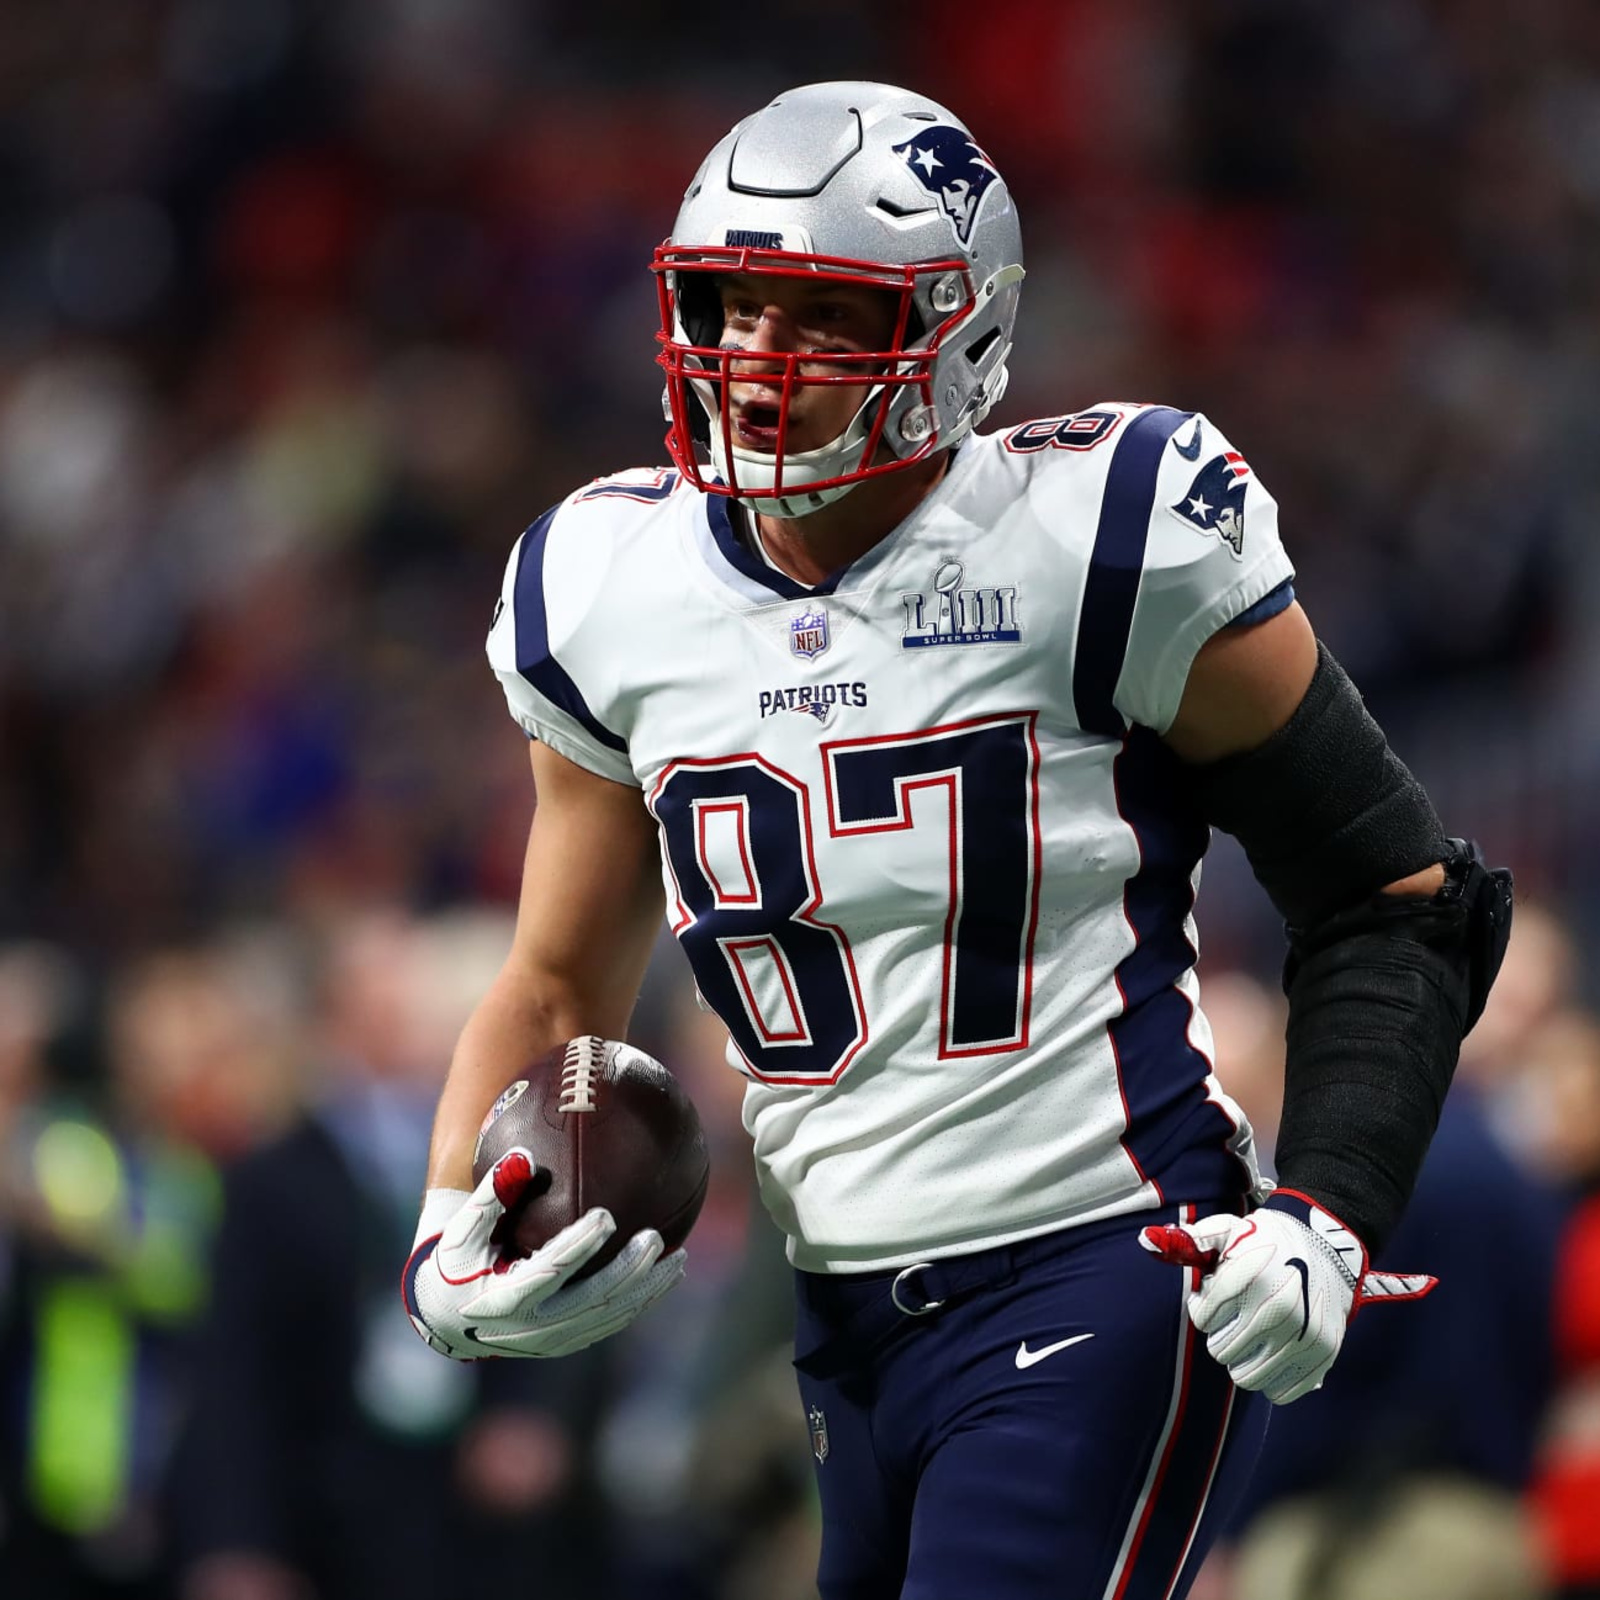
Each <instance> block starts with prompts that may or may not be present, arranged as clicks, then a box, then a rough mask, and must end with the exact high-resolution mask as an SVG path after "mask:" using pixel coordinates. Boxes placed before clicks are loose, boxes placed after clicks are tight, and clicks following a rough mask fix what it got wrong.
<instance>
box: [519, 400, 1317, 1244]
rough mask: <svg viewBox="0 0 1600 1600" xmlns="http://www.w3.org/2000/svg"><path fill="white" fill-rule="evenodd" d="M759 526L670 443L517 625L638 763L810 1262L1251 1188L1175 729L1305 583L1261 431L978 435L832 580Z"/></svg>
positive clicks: (756, 1118) (1110, 425) (1198, 824)
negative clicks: (1211, 976)
mask: <svg viewBox="0 0 1600 1600" xmlns="http://www.w3.org/2000/svg"><path fill="white" fill-rule="evenodd" d="M736 526H737V521H736V520H735V519H730V514H729V502H728V501H727V500H725V499H722V498H719V497H710V496H704V495H702V494H700V493H698V492H696V491H695V490H693V489H692V488H689V487H686V486H684V485H683V484H682V483H681V482H680V481H679V479H678V476H677V474H676V473H674V472H671V471H669V470H665V469H663V470H660V471H644V472H632V473H625V474H623V475H622V476H620V477H618V478H613V479H602V480H600V481H598V482H596V483H593V484H590V485H589V486H588V487H586V488H584V489H581V490H579V491H578V492H577V493H576V494H574V495H572V496H571V497H569V498H568V499H567V500H566V501H564V502H563V503H562V504H561V505H560V506H558V507H557V508H556V509H555V510H554V511H553V512H551V513H549V514H548V515H547V516H545V517H544V518H542V519H541V520H540V521H539V522H537V523H535V524H534V526H533V527H532V528H530V529H529V530H528V531H527V532H526V533H525V534H524V535H523V537H522V539H521V540H520V541H519V543H518V545H517V548H516V550H515V551H514V552H513V554H512V557H511V561H510V564H509V566H508V568H507V571H506V580H505V588H504V591H503V594H502V604H501V607H500V610H499V611H498V612H497V614H496V619H495V623H494V626H493V629H492V631H491V633H490V635H489V655H490V660H491V663H492V665H493V666H494V668H495V671H496V672H497V674H498V675H499V677H500V679H501V682H502V684H503V685H504V687H505V691H506V694H507V697H508V699H509V701H510V704H511V708H512V711H513V714H514V715H515V716H516V718H517V720H518V722H520V724H521V725H522V727H523V728H524V729H525V730H526V731H527V732H528V733H529V734H530V735H531V736H533V737H534V738H537V739H541V740H543V741H544V742H546V743H547V744H549V745H550V747H551V748H552V749H554V750H557V751H559V752H560V753H561V754H562V755H565V756H567V757H569V758H570V759H572V760H573V761H576V762H577V763H579V764H580V765H581V766H584V767H586V768H589V769H590V770H592V771H594V772H597V773H600V774H602V775H604V776H605V777H608V778H612V779H615V780H617V781H619V782H623V783H628V784H635V785H637V786H638V787H639V788H640V789H641V790H642V791H643V793H644V798H645V801H646V803H647V804H648V805H649V807H650V810H651V811H652V812H653V814H654V815H655V817H656V819H657V821H658V823H659V827H660V834H661V854H662V873H663V879H664V882H665V885H666V891H667V904H668V914H669V916H670V918H671V922H672V927H673V931H674V932H675V933H676V935H677V937H678V939H679V940H680V941H681V943H682V946H683V949H684V951H685V953H686V954H687V956H688V958H689V961H690V964H691V966H692V967H693V970H694V974H695V979H696V982H697V983H698V986H699V989H700V992H701V995H702V996H703V997H704V999H705V1000H706V1001H707V1002H708V1003H709V1004H710V1005H711V1006H712V1007H713V1008H714V1009H715V1010H716V1011H717V1012H718V1013H719V1015H720V1016H721V1017H722V1019H723V1020H724V1021H725V1022H726V1023H727V1025H728V1028H729V1030H730V1032H731V1035H732V1039H733V1050H734V1053H735V1055H736V1057H737V1060H736V1065H737V1066H738V1067H739V1069H740V1070H741V1071H742V1072H744V1073H745V1074H746V1076H747V1077H748V1078H749V1080H750V1084H749V1089H748V1091H747V1094H746V1098H745V1110H744V1119H745V1125H746V1127H747V1128H748V1129H749V1131H750V1134H751V1136H752V1138H753V1140H754V1144H755V1158H756V1163H757V1167H758V1170H759V1174H760V1183H761V1191H762V1195H763V1197H764V1199H765V1202H766V1204H767V1207H768V1209H769V1210H770V1211H771V1213H772V1215H773V1216H774V1217H775V1218H776V1220H777V1222H778V1223H779V1225H780V1226H781V1227H782V1228H783V1229H784V1231H785V1232H786V1233H787V1234H788V1236H789V1239H790V1255H791V1258H792V1259H793V1261H794V1262H795V1263H796V1264H797V1265H798V1266H801V1267H804V1268H807V1269H809V1270H812V1271H860V1270H865V1269H869V1268H877V1267H886V1266H896V1265H900V1264H904V1263H909V1262H912V1261H920V1260H926V1259H928V1258H929V1257H931V1256H937V1255H941V1254H950V1253H955V1252H959V1251H966V1250H974V1249H981V1248H984V1247H986V1246H989V1245H994V1244H999V1243H1002V1242H1005V1241H1008V1240H1014V1239H1020V1238H1025V1237H1027V1236H1029V1235H1032V1234H1038V1233H1043V1232H1047V1231H1049V1230H1051V1229H1055V1228H1059V1227H1062V1226H1065V1225H1071V1224H1077V1223H1083V1222H1089V1221H1093V1220H1096V1219H1099V1218H1103V1217H1106V1216H1109V1215H1112V1214H1115V1213H1119V1212H1129V1211H1137V1210H1140V1209H1144V1208H1151V1207H1155V1206H1158V1205H1161V1204H1163V1203H1164V1202H1171V1201H1179V1200H1185V1201H1195V1202H1198V1203H1211V1202H1223V1203H1226V1202H1227V1201H1229V1200H1232V1199H1235V1198H1236V1197H1238V1196H1239V1195H1241V1194H1243V1193H1244V1192H1246V1191H1248V1190H1250V1189H1252V1188H1254V1187H1255V1186H1256V1185H1257V1184H1258V1183H1259V1174H1258V1172H1257V1170H1256V1167H1255V1161H1254V1156H1253V1152H1252V1148H1251V1139H1250V1132H1249V1129H1248V1127H1247V1125H1246V1123H1245V1120H1244V1118H1243V1116H1242V1114H1241V1113H1240V1111H1239V1109H1238V1108H1237V1107H1236V1106H1235V1105H1234V1104H1233V1103H1232V1102H1231V1101H1230V1100H1229V1099H1228V1098H1227V1096H1226V1095H1224V1094H1223V1092H1222V1091H1221V1089H1220V1088H1219V1086H1218V1084H1217V1082H1216V1080H1215V1078H1214V1076H1213V1075H1212V1070H1211V1059H1210V1057H1211V1037H1210V1030H1209V1028H1208V1026H1207V1024H1206V1021H1205V1018H1204V1016H1203V1015H1202V1013H1201V1012H1200V1010H1199V1006H1198V985H1197V983H1196V980H1195V976H1194V971H1193V967H1194V962H1195V957H1196V942H1195V929H1194V923H1193V920H1192V917H1191V911H1192V909H1193V905H1194V895H1195V890H1196V888H1197V886H1198V882H1199V861H1200V857H1201V855H1202V854H1203V852H1204V850H1205V848H1206V845H1207V842H1208V839H1209V830H1208V829H1207V826H1206V824H1205V822H1204V821H1203V819H1202V818H1201V817H1200V816H1199V815H1198V814H1196V812H1195V811H1194V810H1193V808H1192V806H1191V805H1190V804H1189V803H1188V802H1187V801H1186V798H1185V791H1184V786H1183V784H1182V782H1181V781H1180V770H1179V768H1178V766H1177V764H1176V762H1175V759H1174V758H1173V757H1172V756H1171V754H1170V753H1169V752H1168V751H1167V749H1166V747H1165V746H1164V745H1163V744H1162V743H1161V742H1160V740H1159V738H1158V737H1157V735H1159V734H1160V733H1161V732H1163V731H1164V730H1165V729H1167V728H1168V727H1169V726H1170V724H1171V723H1172V720H1173V718H1174V717H1175V716H1176V714H1177V710H1178V704H1179V701H1180V699H1181V698H1182V695H1183V689H1184V683H1185V680H1186V678H1187V676H1188V672H1189V667H1190V664H1191V662H1192V661H1193V660H1194V657H1195V653H1196V652H1197V651H1198V650H1199V648H1200V646H1201V645H1202V644H1203V643H1204V642H1205V641H1206V640H1207V639H1208V638H1209V637H1210V636H1211V635H1212V634H1213V633H1214V632H1216V630H1217V629H1219V628H1221V627H1223V626H1225V625H1227V624H1229V623H1230V622H1233V621H1236V620H1237V619H1239V618H1240V617H1241V616H1242V615H1243V614H1244V613H1245V612H1247V611H1251V612H1252V613H1253V614H1254V615H1257V616H1263V615H1270V614H1271V612H1272V611H1273V610H1274V609H1281V608H1282V606H1284V605H1287V604H1288V602H1289V600H1290V598H1292V592H1293V591H1292V589H1291V588H1290V587H1289V585H1290V580H1291V579H1292V577H1293V570H1292V568H1291V567H1290V564H1289V561H1288V558H1287V556H1286V555H1285V554H1284V551H1283V548H1282V546H1281V545H1280V544H1279V541H1278V530H1277V508H1276V505H1275V504H1274V502H1273V500H1272V498H1271V496H1270V495H1269V494H1268V493H1267V492H1266V491H1265V490H1264V489H1263V488H1262V486H1261V485H1260V484H1259V483H1258V482H1257V481H1256V479H1255V478H1254V476H1253V475H1252V474H1251V472H1250V470H1249V468H1248V466H1247V465H1246V463H1245V462H1244V460H1243V459H1242V457H1240V455H1239V454H1238V453H1237V452H1236V451H1234V450H1233V449H1232V447H1231V446H1230V445H1229V443H1228V441H1227V440H1226V439H1225V438H1224V437H1223V436H1222V434H1221V433H1220V432H1218V430H1217V429H1216V428H1215V427H1214V426H1213V425H1212V424H1211V423H1210V422H1209V421H1208V420H1206V419H1205V418H1204V417H1201V416H1198V415H1195V414H1192V413H1183V412H1179V411H1174V410H1170V409H1168V408H1165V407H1147V406H1136V405H1123V404H1107V405H1101V406H1096V407H1094V408H1092V409H1090V410H1087V411H1081V412H1078V413H1076V414H1074V415H1072V416H1067V417H1054V418H1048V419H1045V420H1041V421H1038V422H1031V423H1027V424H1025V425H1023V426H1022V427H1017V428H1012V429H1010V430H1008V431H1006V432H1004V433H999V434H993V435H987V436H983V437H975V438H972V439H970V440H969V441H967V442H966V443H965V444H963V445H962V446H961V448H960V450H959V451H958V453H957V454H956V456H955V458H954V460H953V461H952V463H951V465H950V468H949V470H948V472H947V473H946V474H945V476H944V478H943V480H942V481H941V482H940V483H939V484H938V485H937V487H936V488H935V489H934V490H933V491H932V492H931V493H930V494H929V495H928V496H927V497H926V498H925V499H924V500H923V501H922V502H921V504H919V505H918V506H917V508H916V510H915V511H914V512H913V513H912V514H911V515H910V517H908V518H907V519H906V521H905V522H903V523H902V524H901V525H900V526H899V527H898V528H896V529H895V530H894V532H893V533H891V534H890V535H889V536H888V537H887V538H886V539H884V540H883V541H882V542H881V543H880V544H878V545H876V546H875V547H874V548H873V549H872V550H870V551H869V552H868V553H867V554H866V555H865V556H863V557H862V558H861V560H859V561H857V562H855V563H854V564H853V565H851V566H849V567H847V568H845V569H844V570H843V571H841V572H839V573H837V574H835V575H834V576H833V577H831V578H830V579H829V580H828V581H827V582H826V583H824V584H822V585H821V586H819V587H818V588H816V589H808V588H806V587H804V586H802V585H800V584H798V583H795V582H794V581H793V580H791V579H789V578H788V577H786V576H784V575H783V574H781V573H779V572H777V571H776V570H774V569H773V568H772V567H771V566H769V565H768V564H767V563H766V562H765V561H764V560H763V559H762V557H761V555H760V554H759V552H757V551H754V550H752V549H751V548H750V547H749V546H748V545H747V544H746V543H744V542H743V541H742V540H741V539H740V537H739V536H738V534H737V533H736V532H735V528H736Z"/></svg>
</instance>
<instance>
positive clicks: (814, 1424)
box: [806, 1406, 828, 1467]
mask: <svg viewBox="0 0 1600 1600" xmlns="http://www.w3.org/2000/svg"><path fill="white" fill-rule="evenodd" d="M806 1421H808V1422H809V1423H810V1424H811V1453H812V1455H814V1456H815V1457H816V1458H817V1465H818V1466H819V1467H820V1466H821V1465H822V1463H823V1462H824V1461H826V1460H827V1459H828V1419H827V1418H826V1417H825V1416H823V1414H822V1408H821V1407H820V1406H812V1408H811V1409H810V1410H809V1411H808V1412H807V1413H806Z"/></svg>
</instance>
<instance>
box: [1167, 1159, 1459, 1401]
mask: <svg viewBox="0 0 1600 1600" xmlns="http://www.w3.org/2000/svg"><path fill="white" fill-rule="evenodd" d="M1139 1243H1140V1244H1142V1245H1143V1246H1144V1247H1145V1249H1146V1250H1149V1251H1150V1252H1152V1253H1153V1254H1155V1255H1158V1256H1160V1257H1161V1258H1162V1260H1164V1261H1172V1262H1176V1263H1177V1264H1178V1265H1179V1266H1184V1267H1193V1268H1195V1269H1196V1270H1197V1271H1199V1272H1200V1273H1201V1274H1202V1276H1201V1279H1200V1282H1199V1285H1198V1287H1196V1288H1194V1289H1192V1290H1191V1291H1190V1293H1189V1298H1188V1302H1187V1305H1188V1311H1189V1320H1190V1321H1191V1322H1193V1323H1194V1325H1195V1327H1196V1328H1198V1329H1199V1330H1200V1332H1201V1333H1203V1334H1204V1335H1205V1336H1206V1349H1207V1350H1209V1351H1210V1352H1211V1354H1212V1356H1213V1357H1215V1358H1216V1360H1218V1361H1220V1362H1221V1363H1222V1365H1223V1366H1225V1367H1226V1368H1227V1369H1228V1375H1229V1377H1231V1378H1232V1379H1233V1381H1234V1382H1235V1383H1236V1384H1238V1386H1239V1387H1240V1388H1241V1389H1256V1390H1260V1391H1261V1392H1262V1393H1263V1394H1265V1395H1266V1396H1267V1398H1268V1399H1269V1400H1271V1401H1272V1402H1273V1404H1274V1405H1280V1406H1284V1405H1288V1404H1289V1402H1290V1401H1291V1400H1298V1399H1299V1398H1300V1397H1301V1395H1304V1394H1309V1393H1310V1392H1311V1391H1312V1390H1313V1389H1320V1388H1321V1387H1322V1380H1323V1379H1324V1378H1325V1377H1327V1375H1328V1369H1329V1368H1330V1367H1331V1366H1332V1365H1333V1361H1334V1357H1335V1356H1337V1355H1338V1354H1339V1347H1340V1345H1342V1344H1343V1343H1344V1330H1345V1329H1346V1327H1348V1326H1349V1323H1350V1319H1351V1318H1352V1317H1354V1316H1355V1314H1356V1312H1357V1311H1359V1310H1360V1309H1361V1307H1362V1306H1364V1305H1367V1304H1369V1303H1370V1302H1372V1301H1375V1300H1420V1299H1421V1298H1422V1296H1423V1295H1425V1294H1427V1293H1428V1292H1429V1291H1430V1290H1431V1289H1432V1288H1433V1287H1434V1285H1435V1284H1436V1283H1437V1282H1438V1281H1439V1280H1438V1279H1437V1278H1431V1277H1429V1276H1428V1275H1427V1274H1426V1273H1399V1272H1373V1271H1371V1270H1370V1269H1369V1268H1368V1266H1367V1252H1366V1250H1365V1248H1364V1247H1363V1245H1362V1243H1361V1241H1360V1240H1359V1239H1358V1238H1356V1236H1355V1235H1354V1234H1353V1233H1352V1232H1351V1231H1350V1230H1349V1229H1348V1228H1347V1227H1345V1225H1344V1224H1343V1223H1342V1222H1340V1221H1339V1219H1338V1218H1337V1217H1336V1216H1334V1215H1333V1213H1332V1212H1331V1211H1327V1210H1325V1209H1324V1208H1323V1207H1322V1206H1320V1205H1318V1204H1317V1203H1316V1201H1314V1200H1312V1199H1311V1198H1310V1196H1308V1195H1303V1194H1300V1193H1299V1192H1298V1191H1296V1190H1293V1189H1279V1190H1277V1191H1276V1192H1275V1193H1274V1194H1273V1196H1272V1198H1271V1199H1269V1200H1268V1201H1267V1203H1266V1205H1264V1206H1263V1207H1262V1208H1261V1209H1260V1210H1259V1211H1254V1212H1252V1213H1251V1214H1250V1215H1249V1216H1248V1217H1233V1216H1227V1215H1221V1214H1219V1215H1216V1216H1209V1217H1202V1218H1200V1220H1199V1221H1198V1222H1186V1223H1170V1224H1166V1225H1163V1226H1160V1227H1151V1228H1146V1229H1144V1230H1143V1231H1142V1232H1141V1233H1140V1235H1139Z"/></svg>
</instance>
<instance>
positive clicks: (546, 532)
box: [486, 503, 639, 786]
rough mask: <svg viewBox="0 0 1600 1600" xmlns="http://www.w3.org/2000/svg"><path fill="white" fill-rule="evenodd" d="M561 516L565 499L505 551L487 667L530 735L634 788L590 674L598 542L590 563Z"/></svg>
mask: <svg viewBox="0 0 1600 1600" xmlns="http://www.w3.org/2000/svg"><path fill="white" fill-rule="evenodd" d="M564 510H565V503H563V505H562V506H558V507H556V508H555V510H553V511H548V512H546V513H545V515H544V516H542V517H540V518H539V520H538V521H537V522H535V523H534V524H533V526H532V527H530V528H529V529H528V530H527V531H526V532H525V533H524V534H523V535H522V537H521V538H520V539H519V540H518V541H517V543H516V546H515V548H514V549H513V550H512V552H511V559H510V560H509V561H508V562H507V563H506V572H505V581H504V583H503V584H502V585H501V589H500V601H499V604H498V605H497V606H496V608H495V615H494V621H493V623H492V624H491V626H490V629H489V638H488V643H487V646H486V648H487V650H488V655H489V665H490V666H491V667H492V668H493V669H494V673H495V676H496V677H497V678H499V680H500V686H501V688H502V689H504V690H505V696H506V703H507V705H508V706H509V707H510V709H511V715H512V716H513V717H514V718H515V719H516V721H517V724H518V725H519V726H520V727H521V728H522V730H523V732H524V733H526V734H527V735H528V737H529V738H531V739H537V740H539V742H540V743H541V744H546V745H548V746H549V747H550V748H551V749H552V750H554V751H556V752H557V754H559V755H563V756H565V757H566V758H567V759H568V760H569V761H575V762H576V763H577V764H578V765H579V766H580V767H585V768H587V769H588V770H589V771H590V772H594V773H598V774H599V776H600V777H602V778H610V779H612V780H613V781H614V782H617V783H627V784H633V785H635V786H637V785H638V782H639V779H638V777H637V776H636V774H635V773H634V770H633V765H632V763H631V762H630V760H629V758H628V745H627V740H626V739H625V738H624V737H623V736H622V735H621V734H620V733H619V732H618V731H617V730H616V729H615V728H614V727H612V726H610V725H608V722H607V720H606V719H607V714H608V711H609V707H608V705H607V703H606V697H605V693H604V689H603V686H602V685H601V684H600V683H599V682H598V678H599V674H598V673H597V672H596V671H594V670H593V660H594V659H595V657H594V646H593V643H592V641H593V639H594V636H595V634H596V631H597V630H596V626H595V624H596V609H597V601H598V598H599V594H600V590H601V587H602V579H603V571H602V570H600V569H601V567H602V565H603V563H602V562H601V561H600V559H599V558H600V555H601V550H600V544H601V542H600V541H596V542H595V544H594V545H592V546H590V547H589V551H590V553H591V554H592V559H586V558H585V556H586V552H585V548H584V546H583V544H582V542H581V541H580V540H568V539H563V538H562V537H561V535H562V534H563V532H565V531H566V530H565V529H564V528H562V527H560V526H559V525H558V524H559V522H560V518H561V516H562V513H563V511H564ZM579 531H580V532H581V531H582V530H579Z"/></svg>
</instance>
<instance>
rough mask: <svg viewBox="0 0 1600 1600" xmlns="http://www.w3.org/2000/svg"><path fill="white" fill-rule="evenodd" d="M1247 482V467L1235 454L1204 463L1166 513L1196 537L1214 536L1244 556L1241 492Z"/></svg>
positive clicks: (1245, 462)
mask: <svg viewBox="0 0 1600 1600" xmlns="http://www.w3.org/2000/svg"><path fill="white" fill-rule="evenodd" d="M1249 481H1250V466H1249V463H1248V462H1247V461H1246V460H1245V459H1244V457H1243V456H1242V455H1240V454H1239V452H1238V451H1237V450H1229V451H1227V452H1225V453H1224V454H1223V455H1220V456H1217V457H1215V458H1214V459H1212V460H1210V461H1208V462H1207V463H1206V464H1205V465H1204V466H1203V467H1202V468H1201V469H1200V471H1199V473H1198V474H1197V475H1196V477H1195V480H1194V482H1193V483H1191V484H1190V485H1189V492H1188V493H1187V494H1186V495H1185V496H1184V497H1183V498H1182V499H1181V500H1180V501H1178V503H1177V504H1176V505H1173V506H1169V507H1168V510H1170V511H1171V512H1172V514H1173V515H1174V516H1175V517H1178V518H1179V519H1181V520H1182V521H1183V522H1185V523H1187V524H1188V525H1189V526H1190V527H1191V528H1193V529H1195V530H1196V532H1198V533H1214V534H1216V536H1217V537H1218V538H1219V539H1221V540H1222V542H1223V543H1224V544H1225V545H1227V547H1228V548H1229V549H1230V550H1231V551H1233V553H1234V555H1235V557H1239V558H1242V557H1243V555H1244V491H1245V485H1246V484H1247V483H1249Z"/></svg>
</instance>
